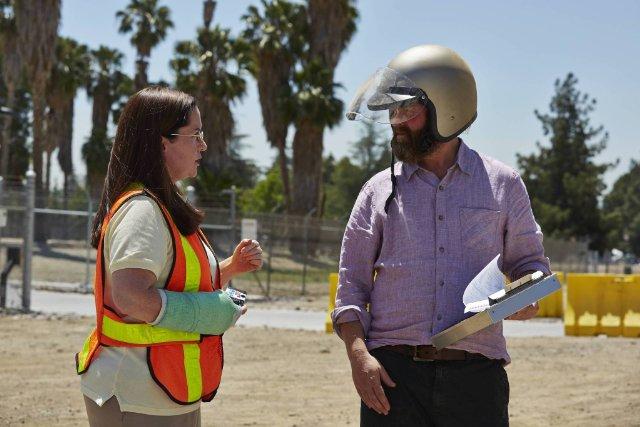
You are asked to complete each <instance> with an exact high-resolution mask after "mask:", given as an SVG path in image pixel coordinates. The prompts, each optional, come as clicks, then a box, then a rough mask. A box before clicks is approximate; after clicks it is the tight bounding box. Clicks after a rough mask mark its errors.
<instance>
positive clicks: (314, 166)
mask: <svg viewBox="0 0 640 427" xmlns="http://www.w3.org/2000/svg"><path fill="white" fill-rule="evenodd" d="M323 133H324V126H318V125H317V124H315V123H313V122H312V121H311V120H308V119H303V120H301V121H300V122H298V123H297V124H296V133H295V135H294V137H293V182H295V183H296V185H295V186H294V188H293V194H292V196H293V200H292V206H291V212H292V213H293V214H294V215H296V216H297V217H298V221H299V222H300V225H301V227H299V230H301V232H300V233H296V234H297V236H298V237H299V238H296V236H294V238H293V239H291V240H290V242H289V248H290V250H291V253H292V254H303V253H304V252H305V243H304V239H303V238H302V237H303V236H304V230H303V227H304V223H305V221H304V220H303V218H304V217H306V216H311V217H314V218H315V217H318V215H319V213H320V196H321V193H322V137H323ZM309 224H310V225H311V227H310V228H309V230H308V231H307V236H308V243H307V247H306V251H307V253H308V255H313V254H315V251H316V247H317V238H318V227H317V223H316V222H315V221H310V222H309Z"/></svg>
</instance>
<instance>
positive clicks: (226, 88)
mask: <svg viewBox="0 0 640 427" xmlns="http://www.w3.org/2000/svg"><path fill="white" fill-rule="evenodd" d="M248 54H249V47H248V45H247V43H245V42H244V41H243V40H242V39H235V38H233V37H231V35H230V33H229V30H228V29H224V28H220V26H216V27H214V28H213V29H209V28H206V27H201V28H199V29H198V37H197V39H196V40H195V41H190V40H186V41H180V42H178V43H176V47H175V58H174V59H173V60H171V63H170V65H171V68H172V69H173V70H174V71H175V73H176V86H177V87H178V88H179V89H181V90H183V91H185V92H188V93H192V94H194V95H195V97H196V99H197V100H198V107H199V109H200V113H201V116H202V126H203V132H204V134H205V137H206V140H207V145H208V149H207V151H206V152H205V153H204V158H203V165H204V166H205V167H204V168H203V169H205V170H208V172H211V173H212V174H213V175H214V176H215V175H216V174H219V173H221V172H223V171H224V169H225V168H226V167H228V165H229V159H230V157H229V143H230V141H231V139H232V137H233V134H234V127H235V121H234V118H233V114H232V112H231V104H232V103H233V102H235V101H236V100H239V99H241V98H242V96H243V95H244V94H245V92H246V81H245V80H244V78H243V77H242V74H243V72H244V70H246V69H247V67H248V66H249V56H248Z"/></svg>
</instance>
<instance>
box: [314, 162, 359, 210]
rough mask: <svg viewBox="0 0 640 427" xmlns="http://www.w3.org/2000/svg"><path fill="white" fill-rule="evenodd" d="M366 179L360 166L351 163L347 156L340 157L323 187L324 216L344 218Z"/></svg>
mask: <svg viewBox="0 0 640 427" xmlns="http://www.w3.org/2000/svg"><path fill="white" fill-rule="evenodd" d="M366 180H367V178H366V174H365V170H364V169H363V168H362V167H360V166H358V165H356V164H353V163H351V160H350V159H349V158H348V157H343V158H342V159H340V160H339V161H338V162H337V163H336V164H335V166H334V167H333V173H332V174H331V178H330V180H329V182H328V183H327V184H326V187H325V188H326V189H325V194H326V197H325V201H324V203H325V207H324V216H325V217H326V218H331V219H339V220H346V219H347V218H348V217H349V214H350V213H351V209H352V208H353V203H354V202H355V200H356V198H357V197H358V193H359V192H360V189H361V188H362V186H363V185H364V183H365V182H366Z"/></svg>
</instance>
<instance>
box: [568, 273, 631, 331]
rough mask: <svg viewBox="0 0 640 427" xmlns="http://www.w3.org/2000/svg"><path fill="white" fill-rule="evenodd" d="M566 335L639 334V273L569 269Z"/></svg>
mask: <svg viewBox="0 0 640 427" xmlns="http://www.w3.org/2000/svg"><path fill="white" fill-rule="evenodd" d="M566 279H567V293H566V304H565V312H564V326H565V335H582V336H587V335H599V334H605V335H607V336H612V337H613V336H620V335H624V336H628V337H637V336H640V276H632V275H612V274H576V273H568V274H567V276H566Z"/></svg>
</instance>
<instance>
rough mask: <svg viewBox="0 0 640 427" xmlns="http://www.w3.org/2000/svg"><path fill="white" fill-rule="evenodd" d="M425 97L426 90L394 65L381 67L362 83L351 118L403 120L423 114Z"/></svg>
mask: <svg viewBox="0 0 640 427" xmlns="http://www.w3.org/2000/svg"><path fill="white" fill-rule="evenodd" d="M421 99H425V95H424V92H423V91H422V90H421V89H420V88H419V87H417V86H416V85H415V84H414V83H413V82H412V81H411V80H410V79H409V78H408V77H406V76H404V75H402V74H401V73H398V72H397V71H395V70H392V69H391V68H381V69H379V70H378V71H376V72H375V73H374V74H373V75H372V76H371V77H369V79H368V80H367V81H366V82H365V83H364V84H363V85H362V86H360V88H359V89H358V91H357V92H356V96H355V97H354V98H353V101H351V104H349V108H348V109H347V118H348V119H349V120H360V119H367V120H371V121H373V122H376V123H382V124H398V123H403V122H406V121H407V120H411V119H412V118H414V117H416V116H417V115H418V114H420V111H421V109H422V106H421V104H420V103H419V102H418V101H419V100H421Z"/></svg>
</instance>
